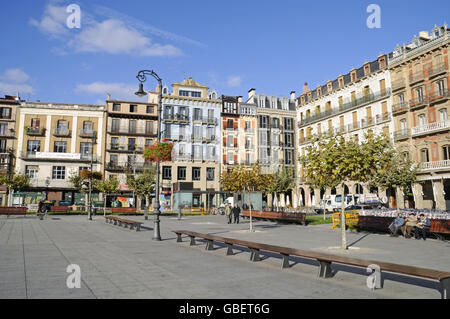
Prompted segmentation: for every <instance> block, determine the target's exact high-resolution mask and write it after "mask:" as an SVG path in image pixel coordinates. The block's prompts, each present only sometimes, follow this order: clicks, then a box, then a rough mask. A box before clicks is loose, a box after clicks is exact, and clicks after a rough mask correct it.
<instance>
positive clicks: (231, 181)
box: [220, 164, 268, 232]
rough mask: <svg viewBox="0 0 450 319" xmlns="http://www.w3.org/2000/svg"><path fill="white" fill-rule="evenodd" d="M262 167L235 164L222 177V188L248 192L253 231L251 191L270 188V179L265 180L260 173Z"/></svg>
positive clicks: (231, 191) (251, 229)
mask: <svg viewBox="0 0 450 319" xmlns="http://www.w3.org/2000/svg"><path fill="white" fill-rule="evenodd" d="M260 171H261V169H260V166H259V165H258V164H254V165H252V166H251V167H245V166H241V165H238V166H234V167H233V168H231V171H230V172H225V173H224V174H222V175H221V177H220V184H221V186H222V189H223V190H225V191H227V192H230V193H234V192H240V193H244V194H245V193H247V194H248V199H249V208H250V231H251V232H253V220H252V202H251V199H250V193H251V192H256V191H263V190H265V189H267V188H268V186H267V184H268V181H267V180H264V179H263V178H262V177H263V176H264V175H262V174H261V173H260Z"/></svg>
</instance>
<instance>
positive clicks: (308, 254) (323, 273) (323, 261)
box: [173, 230, 450, 299]
mask: <svg viewBox="0 0 450 319" xmlns="http://www.w3.org/2000/svg"><path fill="white" fill-rule="evenodd" d="M173 232H174V233H175V234H177V242H182V237H181V236H182V235H186V236H188V237H190V245H195V238H202V239H204V240H205V241H206V250H213V249H214V247H213V243H214V241H217V242H221V243H224V244H226V245H227V251H226V254H227V255H233V245H236V246H242V247H247V248H248V249H249V250H250V260H251V261H259V260H260V257H259V252H260V250H263V251H269V252H273V253H278V254H280V255H281V257H282V263H281V268H288V267H290V265H289V256H298V257H302V258H308V259H315V260H317V261H318V263H319V271H318V277H320V278H330V277H332V271H331V270H332V269H331V264H332V263H338V264H345V265H350V266H356V267H364V268H367V267H369V266H371V265H378V266H379V267H380V271H387V272H393V273H400V274H405V275H410V276H415V277H422V278H427V279H432V280H437V281H439V282H440V283H441V287H442V292H441V294H442V298H443V299H450V272H444V271H440V270H434V269H428V268H419V267H413V266H407V265H399V264H393V263H387V262H380V261H375V260H366V259H359V258H351V257H345V256H338V255H332V254H327V253H319V252H314V251H308V250H301V249H294V248H288V247H281V246H275V245H268V244H262V243H254V242H249V241H245V240H240V239H234V238H226V237H220V236H216V235H210V234H202V233H197V232H192V231H188V230H173Z"/></svg>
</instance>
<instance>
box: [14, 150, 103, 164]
mask: <svg viewBox="0 0 450 319" xmlns="http://www.w3.org/2000/svg"><path fill="white" fill-rule="evenodd" d="M38 153H39V154H38ZM19 155H20V157H21V158H25V159H34V160H60V161H90V160H91V158H92V161H93V162H97V161H98V160H99V158H98V156H97V155H96V154H93V155H91V154H84V153H58V152H40V151H26V152H20V154H19Z"/></svg>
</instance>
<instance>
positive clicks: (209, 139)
mask: <svg viewBox="0 0 450 319" xmlns="http://www.w3.org/2000/svg"><path fill="white" fill-rule="evenodd" d="M216 140H217V139H216V136H214V135H211V136H207V137H206V138H205V142H206V143H213V142H215V141H216Z"/></svg>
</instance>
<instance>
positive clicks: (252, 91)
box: [248, 89, 256, 100]
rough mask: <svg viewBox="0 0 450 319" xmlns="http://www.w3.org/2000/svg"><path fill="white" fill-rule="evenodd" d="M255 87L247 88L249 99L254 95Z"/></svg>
mask: <svg viewBox="0 0 450 319" xmlns="http://www.w3.org/2000/svg"><path fill="white" fill-rule="evenodd" d="M255 91H256V89H250V90H248V99H249V100H250V99H251V98H252V97H254V96H255Z"/></svg>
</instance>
